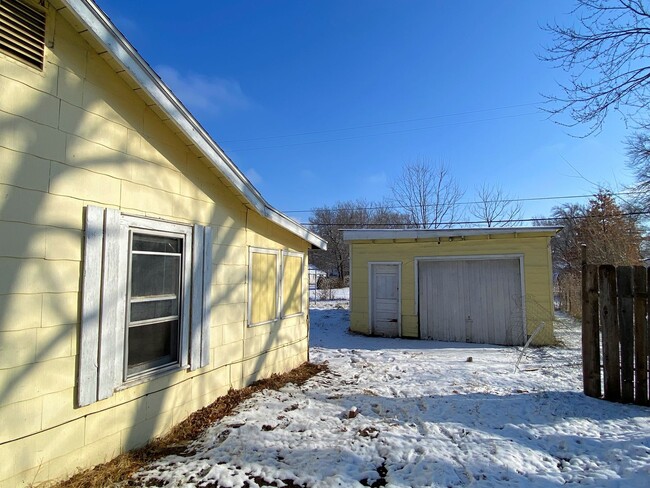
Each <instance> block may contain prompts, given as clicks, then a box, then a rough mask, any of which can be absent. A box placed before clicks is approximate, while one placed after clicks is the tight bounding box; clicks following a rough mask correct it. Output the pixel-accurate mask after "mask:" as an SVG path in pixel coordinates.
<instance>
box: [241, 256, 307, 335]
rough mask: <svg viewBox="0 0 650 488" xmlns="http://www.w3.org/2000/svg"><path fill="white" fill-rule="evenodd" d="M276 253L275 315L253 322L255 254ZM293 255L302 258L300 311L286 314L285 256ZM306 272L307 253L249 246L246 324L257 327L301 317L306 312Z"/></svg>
mask: <svg viewBox="0 0 650 488" xmlns="http://www.w3.org/2000/svg"><path fill="white" fill-rule="evenodd" d="M254 253H259V254H274V255H275V256H276V283H275V289H276V297H275V307H276V308H275V310H276V311H275V317H274V318H272V319H270V320H265V321H263V322H254V323H253V322H251V317H252V307H253V254H254ZM285 256H292V257H299V258H300V260H301V261H300V295H301V296H300V312H298V313H294V314H291V315H284V303H283V300H282V299H283V296H284V295H283V290H282V286H283V279H282V278H283V273H284V257H285ZM304 272H305V253H301V252H298V251H289V250H286V249H269V248H264V247H253V246H249V248H248V306H247V309H246V313H247V315H246V324H247V326H248V327H257V326H259V325H264V324H272V323H275V322H278V321H280V320H283V319H286V318H291V317H299V316H300V315H304V314H305V304H304V294H305V283H304Z"/></svg>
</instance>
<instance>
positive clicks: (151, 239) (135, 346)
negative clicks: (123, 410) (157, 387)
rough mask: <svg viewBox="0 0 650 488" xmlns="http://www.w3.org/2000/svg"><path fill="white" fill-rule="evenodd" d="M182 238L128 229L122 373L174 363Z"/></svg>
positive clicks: (177, 325) (178, 309)
mask: <svg viewBox="0 0 650 488" xmlns="http://www.w3.org/2000/svg"><path fill="white" fill-rule="evenodd" d="M184 244H185V243H184V239H183V237H182V236H180V235H174V234H155V233H143V232H136V231H131V245H130V246H129V255H130V258H129V264H130V266H129V270H130V273H129V274H130V276H129V279H128V292H127V293H128V299H127V300H128V306H127V320H126V322H127V329H128V332H127V334H126V342H127V346H126V352H127V354H126V376H127V378H128V377H130V376H133V375H136V374H138V373H140V372H142V371H147V370H151V369H155V368H157V367H160V366H165V365H169V364H178V362H179V359H180V354H179V346H180V342H181V341H180V340H179V337H180V334H181V329H182V328H181V321H180V318H181V314H180V311H181V306H182V305H184V303H183V301H182V295H181V288H182V285H183V279H184V276H183V254H184V248H185V245H184Z"/></svg>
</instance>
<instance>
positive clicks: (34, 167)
mask: <svg viewBox="0 0 650 488" xmlns="http://www.w3.org/2000/svg"><path fill="white" fill-rule="evenodd" d="M65 54H66V53H59V55H60V59H63V60H64V64H65ZM97 59H98V60H99V58H97ZM3 62H4V61H3ZM98 62H101V63H103V61H101V60H99V61H98ZM71 65H72V66H74V63H71ZM57 69H59V68H58V67H57V66H56V65H53V64H50V63H48V64H47V66H46V68H45V70H46V75H47V76H45V77H44V79H45V81H44V82H43V83H46V84H47V86H42V87H40V89H42V90H43V91H46V92H49V93H56V90H57V75H56V74H53V73H56V71H57ZM60 71H63V69H62V68H61V69H60ZM48 72H49V73H48ZM76 75H77V76H79V78H80V79H82V80H84V81H83V83H84V97H86V95H87V94H90V95H89V96H90V99H88V97H86V99H85V100H84V101H83V104H84V105H85V106H86V107H88V106H92V105H93V104H94V103H100V101H102V103H103V102H105V103H107V104H108V105H109V106H111V107H112V108H113V109H114V110H115V112H116V113H118V114H119V116H120V117H122V118H123V119H124V121H125V123H126V124H127V125H130V126H131V127H135V128H140V129H142V125H143V117H142V115H143V111H145V110H149V109H147V108H146V107H145V104H144V102H142V101H141V100H140V99H139V98H137V97H136V95H135V94H132V93H131V96H132V100H133V101H134V103H133V104H132V106H129V107H128V109H127V107H126V105H127V104H126V103H125V101H124V100H120V99H119V97H117V96H114V95H111V94H110V93H108V92H104V91H103V90H102V89H101V87H97V86H93V85H91V84H90V83H89V82H88V80H87V79H86V76H85V75H86V73H85V72H82V71H77V72H76ZM0 76H2V75H0ZM111 76H113V77H114V78H115V79H117V80H118V81H119V83H123V82H122V81H121V80H119V78H118V77H117V75H115V74H114V73H113V74H112V75H111ZM86 89H87V90H86ZM93 96H94V97H96V99H95V100H93V99H92V97H93ZM32 99H33V100H34V102H33V103H32V105H31V106H29V107H26V106H23V107H22V108H21V113H20V116H18V115H16V116H13V115H7V114H6V113H5V114H2V117H0V134H10V135H13V138H11V137H9V136H7V139H5V140H9V143H7V144H8V146H9V147H7V148H3V147H1V146H0V151H8V152H7V154H11V155H12V156H14V157H15V156H16V155H18V158H19V159H18V161H17V163H16V164H15V165H14V166H13V167H12V168H14V169H13V172H10V173H3V174H8V177H7V178H6V179H3V181H0V224H1V225H3V226H5V228H6V229H8V230H9V231H11V232H12V234H13V235H14V239H13V240H11V241H10V240H8V239H4V238H3V239H2V241H0V264H1V268H0V269H2V281H1V282H0V327H1V329H0V351H3V354H2V356H3V358H2V361H1V362H0V364H1V367H2V368H3V369H4V371H3V373H4V374H3V375H2V376H3V377H4V378H7V380H6V381H3V382H2V384H1V385H0V408H2V407H4V406H7V405H9V404H13V403H16V402H21V401H24V400H30V399H34V398H39V397H43V396H44V395H46V394H48V393H59V394H61V390H52V389H51V388H54V386H53V385H61V384H65V385H66V386H65V389H64V391H65V392H66V393H65V405H61V404H51V403H50V404H48V405H44V408H49V409H52V410H56V411H58V412H61V411H66V412H68V411H69V412H70V413H69V415H66V418H65V420H61V422H58V423H56V422H52V423H51V424H44V425H41V422H40V419H41V412H40V410H39V411H36V407H31V408H32V410H29V409H27V413H26V416H27V417H28V418H29V419H34V420H33V421H32V420H29V421H26V422H25V423H24V424H23V425H21V426H19V427H17V428H19V429H23V430H21V431H19V432H14V433H12V434H9V435H8V436H7V437H5V436H3V437H2V438H1V439H0V443H7V442H11V441H13V440H16V439H18V438H21V437H24V436H28V435H30V434H33V433H36V432H39V431H42V430H49V429H55V428H56V427H58V426H60V425H62V424H65V423H67V422H68V421H70V420H73V419H76V418H81V417H83V416H84V415H85V414H87V413H89V412H91V411H96V410H97V408H95V407H92V406H91V407H89V408H79V409H75V404H76V378H77V368H78V365H77V364H76V362H75V361H76V359H77V358H76V356H77V354H78V350H79V346H78V343H77V342H78V340H79V321H80V317H79V310H80V290H81V275H82V273H81V269H82V262H83V256H82V255H81V253H82V249H83V231H82V230H81V226H82V224H81V222H82V221H83V220H82V219H83V210H82V209H83V207H84V206H85V205H87V204H92V203H95V202H97V203H98V204H99V205H120V206H121V200H120V201H117V202H107V201H105V200H103V195H102V194H97V195H96V196H92V195H88V196H87V197H86V198H84V199H83V201H82V200H80V197H79V196H78V195H77V194H74V193H65V192H63V193H58V195H60V196H62V197H67V196H70V198H69V201H70V202H72V203H73V205H72V208H73V209H74V210H71V211H70V212H68V211H67V210H68V209H67V207H59V206H57V205H58V204H59V203H61V202H63V198H61V199H58V197H56V198H53V197H54V196H55V195H57V191H59V190H57V189H60V188H66V187H67V185H60V183H62V182H65V181H66V178H68V177H69V176H71V175H72V174H74V175H75V177H79V175H80V172H83V171H87V172H89V173H87V174H88V175H89V176H96V175H97V174H100V175H104V176H106V178H107V181H109V180H110V181H111V182H112V183H113V184H115V185H117V186H119V188H120V195H121V198H124V196H125V195H126V193H127V192H128V191H129V190H128V188H127V185H125V182H126V181H129V180H128V178H126V177H123V176H121V175H123V174H126V173H128V171H129V170H128V169H126V168H134V167H135V166H136V165H138V164H149V163H145V162H141V161H140V160H139V159H138V158H137V157H131V156H128V155H126V154H124V153H120V152H118V151H114V150H112V149H110V148H108V147H105V146H101V142H100V143H99V145H98V146H97V147H98V148H100V146H101V150H100V151H98V152H97V153H92V154H86V155H83V154H82V153H79V154H70V147H72V145H73V144H72V141H74V140H78V139H79V138H78V136H76V135H75V134H83V135H84V140H85V142H87V143H88V144H91V143H92V141H105V140H106V134H105V128H104V127H103V126H102V125H100V124H98V125H96V126H95V127H94V128H93V127H92V124H90V123H89V121H88V120H86V116H87V115H88V113H87V112H84V111H83V110H82V109H79V108H77V107H74V108H75V110H71V111H68V118H67V119H66V124H65V125H66V127H67V128H66V132H63V130H62V129H58V128H52V127H45V126H42V125H41V124H38V123H33V122H29V121H32V120H40V119H41V118H39V114H41V113H42V111H44V110H48V109H50V108H51V107H50V106H41V105H40V104H39V103H38V100H39V97H33V98H32ZM64 105H69V104H67V102H65V101H61V103H60V104H59V107H61V106H64ZM70 106H71V105H70ZM71 107H72V106H71ZM59 110H61V108H59ZM71 113H74V114H76V115H75V116H74V117H70V114H71ZM153 117H154V118H155V115H154V116H153ZM60 118H61V112H59V119H60ZM59 122H60V120H59ZM156 122H157V123H158V125H159V126H160V128H158V132H160V131H162V130H164V131H165V133H166V134H167V135H168V137H169V139H170V140H176V136H174V135H173V134H172V133H171V131H170V130H169V129H167V128H166V127H165V126H164V124H163V123H162V122H160V121H156ZM60 125H62V124H61V123H59V126H60ZM161 128H164V129H161ZM30 130H31V132H30ZM39 130H47V131H48V132H49V133H53V134H54V135H53V136H52V137H57V138H59V139H61V140H62V144H63V146H64V147H65V148H66V149H64V152H65V154H64V155H63V156H61V158H62V159H63V161H57V160H56V159H55V158H58V157H59V156H58V155H57V156H55V157H53V153H50V152H49V151H50V150H49V148H44V147H43V146H42V145H41V146H39V147H38V148H37V149H34V143H35V141H36V140H37V136H38V134H37V131H39ZM143 139H144V140H145V141H146V142H147V143H149V144H150V145H151V146H153V147H154V148H156V150H158V151H159V152H160V153H161V154H162V156H163V157H165V158H166V159H167V160H168V161H170V162H171V163H172V164H173V165H174V166H175V167H176V170H177V171H178V172H179V173H182V174H183V175H184V176H185V177H187V178H188V179H189V180H190V183H191V184H192V185H194V186H196V187H198V188H200V189H202V191H204V192H205V193H206V194H207V195H209V196H210V198H212V200H213V201H214V202H215V203H216V204H217V205H222V206H223V207H224V208H226V209H227V212H225V213H224V212H221V213H220V212H216V211H215V210H216V209H214V208H213V210H212V211H211V212H210V213H209V215H205V217H204V218H205V223H208V224H209V225H212V226H213V227H214V234H213V235H214V242H213V244H214V243H216V242H218V243H219V244H220V245H229V244H232V243H234V242H236V238H235V236H236V235H237V233H238V232H240V231H242V229H243V227H233V225H232V221H233V219H231V218H230V219H229V218H228V217H227V215H228V213H229V212H235V213H236V212H241V214H240V216H239V217H240V218H239V221H241V222H245V221H246V218H245V213H246V209H245V207H244V206H243V204H239V203H238V205H239V208H233V204H232V203H231V202H227V201H221V202H220V194H224V193H225V194H229V191H228V190H225V187H222V186H221V184H220V183H219V184H217V183H216V182H215V183H214V184H210V183H208V182H210V181H214V178H215V177H214V175H212V173H210V171H209V170H208V169H207V168H201V169H199V168H198V167H196V166H193V165H190V164H188V163H187V162H186V159H187V151H186V152H185V153H184V154H185V155H184V156H183V158H182V159H181V160H179V159H178V155H179V151H177V150H174V148H173V147H171V146H168V145H166V144H165V143H164V142H161V141H160V140H157V139H154V138H152V137H147V136H144V135H143ZM0 143H1V144H4V143H3V142H2V139H0ZM179 145H180V141H179ZM34 153H36V156H39V157H35V156H33V155H32V154H34ZM196 164H197V165H200V164H201V163H196ZM10 171H11V170H10ZM34 175H46V176H45V179H44V178H42V177H41V178H40V180H38V181H33V179H34ZM177 177H178V178H180V176H178V175H177ZM32 181H33V184H32ZM138 184H144V183H138ZM145 185H146V184H145ZM154 187H155V184H154ZM78 190H79V191H80V192H82V193H83V191H86V190H85V189H83V188H78ZM156 190H157V191H164V190H161V189H160V188H156ZM169 198H170V201H173V202H174V203H173V204H172V203H170V208H171V207H172V205H175V207H174V209H173V213H174V214H175V215H190V214H191V213H192V211H191V210H190V207H191V206H192V203H193V202H194V203H196V204H199V203H200V202H198V201H191V199H189V198H185V199H176V200H174V199H173V194H172V193H169ZM142 206H143V207H146V203H145V204H143V205H142ZM203 206H205V205H203ZM125 212H128V209H125ZM71 214H74V215H71ZM77 214H78V215H77ZM216 256H217V254H215V252H214V247H213V266H214V269H217V268H218V267H219V266H220V264H221V262H220V260H219V259H215V257H216ZM221 259H223V258H221ZM214 276H216V274H214V273H213V277H214ZM212 288H213V292H212V303H211V306H212V307H214V306H215V305H216V304H217V303H218V302H220V301H221V302H223V301H228V300H229V298H231V297H233V299H234V293H236V287H234V286H233V287H230V289H229V290H228V289H225V288H224V287H221V289H220V291H219V294H218V296H217V293H215V292H214V289H215V288H214V279H213V287H212ZM18 299H20V301H21V303H27V304H28V305H25V306H24V307H23V308H24V309H25V310H27V309H28V308H31V309H34V308H36V309H38V310H39V311H40V314H32V315H30V317H31V316H36V317H39V318H30V319H28V320H24V319H22V318H21V316H20V314H18V313H16V312H15V311H14V309H12V308H11V307H15V304H12V301H13V300H18ZM71 301H73V302H74V303H73V304H72V305H71V304H70V302H71ZM10 304H11V306H10ZM71 310H76V314H74V315H73V314H72V312H71ZM32 311H33V310H32ZM95 313H97V311H96V312H95ZM216 318H217V317H216V314H215V313H213V314H212V320H213V324H214V321H215V319H216ZM16 337H18V339H20V340H21V344H22V345H21V347H20V348H19V350H17V351H15V353H14V354H4V352H5V351H9V350H11V349H12V348H13V345H14V344H15V341H16V340H17V339H16ZM3 340H5V341H7V343H6V344H3V343H2V341H3ZM269 342H272V340H271V338H270V339H269ZM212 346H214V344H212ZM8 358H10V359H8ZM213 367H214V364H213V361H211V367H210V369H212V368H213ZM171 376H172V375H167V376H166V377H161V378H158V379H157V380H156V381H155V389H156V390H157V391H160V390H162V391H164V389H165V388H166V387H168V386H169V382H170V381H171ZM188 380H191V378H190V379H188ZM153 388H154V387H150V388H149V390H148V392H147V394H146V395H145V396H142V397H139V398H137V399H135V400H133V401H135V402H137V403H138V406H137V409H136V412H135V413H134V414H133V415H134V419H146V420H145V421H142V422H140V423H139V424H138V425H136V426H135V427H134V428H133V429H131V431H130V432H129V433H128V435H127V438H126V439H123V440H122V442H121V445H122V446H128V447H134V446H136V445H139V444H141V443H142V442H141V439H145V438H149V437H151V436H152V435H153V434H154V432H155V429H156V427H157V422H156V420H155V419H157V418H158V417H159V414H160V413H161V412H160V409H161V408H162V406H163V405H164V404H165V401H164V394H163V396H162V397H157V400H156V401H148V398H147V397H148V396H149V395H150V394H151V393H153ZM59 398H61V395H59ZM44 403H45V402H44ZM109 405H110V403H107V404H106V406H107V407H108V406H109ZM152 419H154V420H152ZM12 432H13V431H12ZM81 439H82V445H83V435H82V436H81ZM63 441H64V440H63V439H62V445H67V443H65V442H63ZM78 447H82V446H78ZM64 454H66V453H65V452H56V453H54V457H56V456H60V455H64ZM37 455H38V454H37V453H33V452H17V453H16V456H15V457H16V459H21V460H22V461H21V466H28V465H29V466H38V464H39V463H40V462H41V461H43V460H42V459H36V456H37ZM41 455H42V453H41ZM29 459H32V461H31V463H30V461H28V460H29ZM26 469H27V468H26ZM19 471H23V470H22V469H21V470H19Z"/></svg>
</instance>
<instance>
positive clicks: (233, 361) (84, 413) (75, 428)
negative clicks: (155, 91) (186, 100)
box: [0, 7, 308, 487]
mask: <svg viewBox="0 0 650 488" xmlns="http://www.w3.org/2000/svg"><path fill="white" fill-rule="evenodd" d="M49 14H50V17H49V18H48V23H49V24H48V25H49V26H50V27H49V28H51V26H52V25H53V24H52V23H51V21H52V20H53V19H54V17H56V18H55V21H56V29H55V32H56V34H55V35H54V38H53V46H54V47H53V48H51V49H50V48H48V49H46V62H45V68H44V70H43V71H42V72H41V71H38V70H35V69H32V68H29V67H27V66H25V65H23V64H22V63H20V62H18V61H15V60H13V59H11V58H10V57H8V56H5V55H3V54H1V53H0V236H1V239H0V419H1V420H0V460H2V461H1V462H0V486H6V487H16V486H23V485H26V484H28V483H38V482H40V481H43V480H49V479H53V478H58V477H62V476H65V475H68V474H71V473H73V472H74V471H76V470H77V468H82V467H87V466H90V465H93V464H96V463H99V462H102V461H105V460H107V459H110V458H111V457H113V456H115V455H117V454H119V453H121V452H123V451H125V450H128V449H131V448H134V447H137V446H141V445H143V444H144V443H146V442H147V441H148V440H149V439H151V438H153V437H154V436H157V435H160V434H162V433H164V432H165V431H167V430H168V429H169V428H170V427H171V426H172V425H174V424H176V423H178V422H179V421H181V420H183V419H184V418H186V417H187V416H188V415H189V414H190V413H191V412H193V411H195V410H197V409H199V408H200V407H203V406H205V405H207V404H209V403H211V402H212V401H214V400H215V399H216V398H217V397H218V396H220V395H223V394H225V393H226V392H227V391H228V390H229V389H230V388H241V387H243V386H245V385H248V384H250V383H252V382H253V381H255V380H257V379H259V378H263V377H266V376H269V375H270V374H271V373H275V372H283V371H287V370H289V369H292V368H294V367H296V366H298V365H299V364H301V363H302V362H304V361H305V360H306V359H307V347H308V343H307V316H306V314H307V310H308V296H307V293H306V290H307V289H308V274H307V264H308V263H307V256H306V251H307V247H308V244H307V243H306V242H305V241H304V240H302V239H300V238H298V237H296V236H294V235H293V234H291V233H289V232H288V231H286V230H284V229H282V228H280V227H278V226H277V225H275V224H273V223H271V222H270V221H268V220H267V219H264V218H263V217H261V216H260V215H258V214H257V213H255V212H254V211H252V210H249V209H247V208H246V207H245V206H244V205H243V204H242V202H241V201H240V200H239V199H238V198H237V197H236V196H235V194H234V193H233V192H232V190H231V189H229V188H228V187H227V186H225V184H224V183H223V182H222V181H220V180H219V179H218V178H217V177H216V176H215V174H214V173H213V172H212V170H210V169H209V168H208V165H207V164H206V163H205V162H204V161H202V160H201V159H200V158H199V157H197V156H196V155H195V153H194V152H192V151H191V150H190V149H189V148H188V147H186V146H185V144H184V143H183V142H182V141H181V139H180V138H179V137H178V136H177V135H175V134H174V132H173V131H172V129H170V128H169V127H168V126H167V125H166V124H165V123H164V122H163V121H161V118H160V117H159V116H158V115H157V114H156V113H155V111H154V109H152V108H151V107H148V106H147V104H145V102H143V100H142V98H141V97H139V96H137V95H136V94H135V92H134V91H133V89H132V86H129V84H128V82H127V81H125V80H124V79H122V78H121V77H120V76H118V75H117V74H116V73H115V71H114V70H113V69H112V68H111V67H110V66H109V65H108V64H107V62H106V61H105V60H104V59H103V58H102V57H101V56H99V55H97V54H96V52H95V51H94V50H93V49H92V48H91V47H90V46H89V44H87V43H86V42H85V41H84V40H83V39H82V38H81V36H79V35H78V34H77V33H76V32H75V30H74V29H73V28H72V26H71V25H70V24H69V23H68V21H66V20H65V18H63V17H62V16H61V15H60V13H56V11H55V9H54V7H51V8H50V10H49ZM90 204H92V205H99V206H104V207H113V208H119V209H120V210H121V212H123V213H129V214H134V215H146V216H151V217H157V218H163V219H168V220H171V221H176V222H181V223H200V224H204V225H210V226H212V228H213V235H214V241H213V248H212V254H213V265H214V269H213V277H212V290H211V294H212V302H213V311H212V323H211V340H210V345H211V361H210V365H209V366H208V367H206V368H202V369H199V370H197V371H193V372H188V371H178V372H175V373H171V374H167V375H164V376H161V377H157V378H156V379H154V380H151V381H148V382H144V383H141V384H139V385H137V386H133V387H130V388H127V389H124V390H121V391H117V392H116V393H115V394H114V395H113V396H111V397H110V398H108V399H106V400H102V401H99V402H96V403H93V404H92V405H89V406H87V407H83V408H76V407H75V398H76V391H75V388H76V378H77V370H76V368H77V354H78V339H79V315H80V312H79V308H80V307H79V303H80V281H81V266H82V244H83V235H84V231H83V225H82V223H83V214H84V207H85V206H86V205H90ZM249 246H257V247H265V248H273V249H289V250H293V251H299V252H303V253H305V258H304V266H303V283H304V286H303V289H304V291H305V293H303V295H304V296H303V297H302V299H303V310H304V313H303V314H302V315H299V316H294V317H291V318H288V319H285V320H282V321H280V322H276V323H273V324H266V325H261V326H258V327H247V326H246V320H247V318H246V313H247V312H246V310H247V300H248V289H247V286H248V285H247V270H248V264H249V263H248V259H249V258H248V256H249V254H248V247H249Z"/></svg>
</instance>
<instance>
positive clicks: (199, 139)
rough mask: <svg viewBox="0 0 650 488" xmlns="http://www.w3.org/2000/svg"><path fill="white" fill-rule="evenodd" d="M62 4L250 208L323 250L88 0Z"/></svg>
mask: <svg viewBox="0 0 650 488" xmlns="http://www.w3.org/2000/svg"><path fill="white" fill-rule="evenodd" d="M62 3H63V4H64V5H65V6H66V7H68V8H69V9H70V11H71V12H72V13H73V14H74V15H75V17H77V19H78V20H79V21H80V22H81V23H82V24H83V25H84V26H86V28H87V29H88V32H89V33H91V34H92V36H93V37H94V38H95V39H97V41H98V42H99V43H101V45H102V46H104V48H105V49H106V51H107V52H108V53H110V55H111V56H112V57H113V58H114V59H115V60H116V61H117V62H118V63H119V64H120V65H121V66H122V67H123V68H124V70H125V71H127V72H128V73H129V74H130V75H131V76H132V77H133V78H134V80H135V81H136V82H137V83H138V84H139V86H140V87H141V88H142V90H144V91H145V92H146V93H147V94H148V95H149V96H150V97H151V98H152V99H153V101H154V102H155V103H156V105H157V106H158V107H159V108H160V110H162V111H163V112H164V113H165V114H167V116H168V117H169V118H170V119H171V120H173V121H174V123H175V124H176V126H178V128H179V129H180V131H181V132H182V133H183V134H185V136H186V137H187V138H188V139H190V141H191V142H192V143H193V144H194V145H195V146H196V147H197V148H199V150H200V151H201V152H202V153H203V154H204V155H205V156H206V158H207V159H208V161H210V163H211V164H212V165H213V166H214V167H215V168H216V169H217V170H218V171H219V173H221V174H222V175H223V176H224V177H225V178H226V179H227V180H228V181H229V182H230V183H231V184H232V186H233V187H234V188H235V189H236V190H237V191H239V192H240V193H241V194H242V195H243V196H244V198H245V199H246V201H248V202H249V204H250V205H251V206H252V207H253V208H255V209H256V210H257V211H258V212H259V213H260V214H261V215H262V216H264V217H265V218H267V219H268V220H270V221H272V222H274V223H276V224H277V225H279V226H281V227H283V228H285V229H287V230H288V231H290V232H292V233H293V234H295V235H297V236H299V237H301V238H302V239H304V240H305V241H307V242H309V243H310V244H312V245H313V246H315V247H318V248H321V249H326V248H327V241H325V240H324V239H322V238H321V237H319V236H318V235H316V234H314V233H313V232H311V231H310V230H309V229H307V228H305V227H303V226H302V225H300V224H299V223H298V222H296V221H295V220H293V219H291V218H289V217H287V216H286V215H284V214H283V213H281V212H279V211H278V210H276V209H274V208H273V207H272V206H271V205H269V203H268V202H267V201H266V200H265V199H264V197H262V195H261V194H260V192H259V191H257V189H256V188H255V187H254V186H253V185H252V183H251V182H250V181H248V178H246V176H244V174H243V173H242V172H241V171H240V170H239V169H238V168H237V167H236V166H235V164H234V163H233V162H232V161H231V160H230V158H229V157H228V156H227V155H226V154H225V153H224V152H223V150H222V149H221V148H220V147H219V146H218V144H217V143H216V142H215V141H214V140H213V139H212V138H211V137H210V136H209V135H208V133H207V132H206V131H205V129H203V127H201V124H199V122H198V121H197V120H196V119H195V118H194V116H192V114H191V113H190V112H189V111H188V110H187V109H186V108H185V107H184V106H183V104H182V103H181V102H180V100H178V98H176V96H175V95H174V94H173V93H172V91H171V90H170V89H169V88H168V87H167V85H165V84H164V83H163V81H162V80H161V79H160V77H159V76H158V75H157V74H156V73H155V71H154V70H153V69H152V68H151V67H150V66H149V64H148V63H147V62H146V61H145V60H144V59H143V58H142V56H140V55H139V54H138V52H137V51H136V50H135V48H134V47H133V46H132V45H131V44H130V43H129V41H128V40H127V39H126V38H125V37H124V36H123V35H122V34H121V33H120V31H119V30H118V29H117V28H116V27H115V25H113V23H112V22H111V20H110V19H109V18H108V16H107V15H106V14H105V13H104V12H103V11H102V10H101V9H100V8H99V7H98V6H97V5H96V4H95V3H94V2H92V1H91V0H62Z"/></svg>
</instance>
